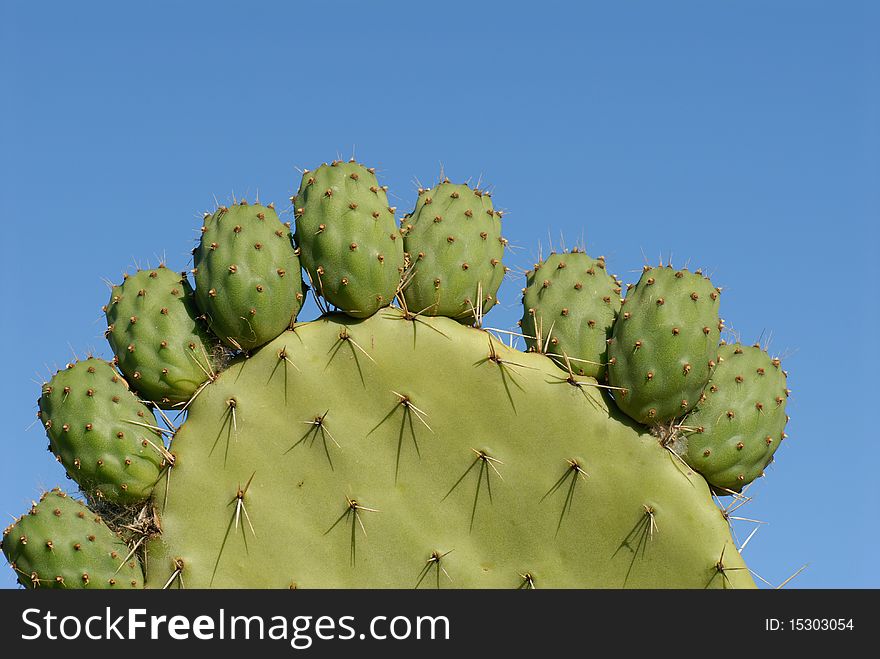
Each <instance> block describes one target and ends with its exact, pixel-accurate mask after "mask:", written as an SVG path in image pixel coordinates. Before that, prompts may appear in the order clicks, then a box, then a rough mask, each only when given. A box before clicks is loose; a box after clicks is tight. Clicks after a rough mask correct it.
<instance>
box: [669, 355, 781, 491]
mask: <svg viewBox="0 0 880 659" xmlns="http://www.w3.org/2000/svg"><path fill="white" fill-rule="evenodd" d="M787 398H788V389H787V385H786V374H785V371H783V370H782V366H781V363H780V360H779V359H777V358H771V357H770V356H769V355H768V354H767V353H766V352H765V351H764V350H762V349H761V348H760V346H743V345H740V344H738V343H737V344H733V345H722V346H721V347H720V348H719V353H718V366H716V367H715V371H714V372H713V374H712V378H711V380H710V381H709V385H708V386H707V387H706V389H705V391H704V392H703V396H702V397H701V398H700V403H699V405H697V408H696V409H695V410H694V411H693V412H691V413H690V414H689V415H688V416H687V418H686V419H685V420H684V424H683V426H684V436H685V438H686V439H685V442H686V447H687V449H686V453H685V455H684V457H685V460H686V461H687V463H688V464H689V465H690V466H691V467H693V468H694V469H696V470H697V471H698V472H700V474H702V475H703V477H704V478H705V479H706V480H707V481H708V482H709V484H710V485H713V486H715V487H716V488H720V489H722V490H729V491H735V492H739V491H740V490H741V489H742V488H743V486H745V485H748V484H749V483H751V482H752V481H753V480H755V479H756V478H758V477H759V476H761V475H762V474H763V473H764V469H765V468H766V467H767V465H769V464H770V462H772V460H773V454H774V453H775V452H776V449H778V448H779V445H780V443H781V442H782V440H783V438H784V437H785V436H786V435H785V424H786V422H787V421H788V416H787V415H786V413H785V404H786V399H787Z"/></svg>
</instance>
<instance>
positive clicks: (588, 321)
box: [520, 249, 621, 379]
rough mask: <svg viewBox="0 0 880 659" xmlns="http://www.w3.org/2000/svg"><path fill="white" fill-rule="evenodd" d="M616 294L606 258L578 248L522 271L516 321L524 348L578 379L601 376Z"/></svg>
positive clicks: (616, 283) (617, 302)
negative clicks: (523, 277) (548, 357)
mask: <svg viewBox="0 0 880 659" xmlns="http://www.w3.org/2000/svg"><path fill="white" fill-rule="evenodd" d="M620 292H621V288H620V282H619V281H618V280H617V279H616V278H614V277H613V276H612V275H610V274H608V273H607V272H606V269H605V259H604V258H602V257H599V258H598V259H594V258H592V257H590V256H588V255H587V254H586V253H585V252H582V251H578V250H577V249H573V250H572V251H571V252H568V253H561V254H556V253H554V254H551V255H550V256H548V257H547V258H546V259H545V260H544V261H543V262H541V263H537V264H535V267H534V268H533V269H532V270H530V271H528V272H527V273H526V288H524V289H523V317H522V320H521V321H520V327H521V328H522V332H523V334H524V335H525V342H526V345H527V346H528V348H529V350H531V351H535V352H543V353H544V354H547V355H553V356H555V357H554V359H555V361H556V362H557V363H558V364H559V365H560V366H562V367H563V368H570V369H571V370H572V372H573V373H575V374H577V375H588V376H590V377H593V378H600V379H602V378H604V375H605V365H606V362H607V360H608V356H607V349H608V345H607V341H608V339H609V337H610V336H611V327H612V326H613V325H614V319H615V317H616V316H617V312H618V311H619V310H620Z"/></svg>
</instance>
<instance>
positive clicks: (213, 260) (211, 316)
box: [193, 202, 304, 350]
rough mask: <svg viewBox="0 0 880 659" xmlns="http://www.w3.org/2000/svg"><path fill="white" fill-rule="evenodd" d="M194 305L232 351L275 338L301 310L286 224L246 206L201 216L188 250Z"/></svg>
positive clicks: (268, 209) (266, 210) (264, 209)
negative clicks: (190, 251)
mask: <svg viewBox="0 0 880 659" xmlns="http://www.w3.org/2000/svg"><path fill="white" fill-rule="evenodd" d="M193 260H194V263H195V268H194V272H195V279H196V301H197V303H198V305H199V307H200V308H201V310H202V313H203V314H204V316H205V318H206V319H207V321H208V324H209V325H210V327H211V329H212V330H213V332H214V333H215V334H216V335H217V336H218V337H219V338H220V339H221V340H222V341H223V342H224V343H226V344H227V345H229V346H230V347H232V348H234V349H236V350H252V349H254V348H256V347H257V346H260V345H263V344H264V343H266V342H267V341H271V340H272V339H273V338H274V337H276V336H278V334H279V333H280V332H283V331H284V330H285V329H287V328H288V327H289V326H290V325H291V323H293V321H294V320H295V319H296V316H297V314H298V313H299V310H300V308H301V307H302V303H303V299H304V294H303V290H302V271H301V269H300V263H299V258H298V257H297V255H296V253H295V252H294V248H293V242H292V240H291V235H290V225H289V224H287V225H285V224H282V223H281V221H280V220H279V219H278V215H277V213H276V212H275V208H274V207H273V206H272V205H271V204H270V205H269V206H261V205H260V204H253V205H249V204H247V203H246V202H241V203H238V204H234V205H232V206H228V207H227V206H221V207H220V208H218V209H217V211H216V212H214V213H213V214H211V215H206V216H205V222H204V225H203V226H202V238H201V241H200V242H199V246H198V247H197V248H196V249H195V250H193Z"/></svg>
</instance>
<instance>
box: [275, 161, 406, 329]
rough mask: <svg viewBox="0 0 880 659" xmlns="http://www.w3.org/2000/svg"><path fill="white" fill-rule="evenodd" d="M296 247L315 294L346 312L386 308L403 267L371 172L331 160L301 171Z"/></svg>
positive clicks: (360, 314)
mask: <svg viewBox="0 0 880 659" xmlns="http://www.w3.org/2000/svg"><path fill="white" fill-rule="evenodd" d="M293 201H294V208H295V215H296V235H295V237H294V238H295V240H296V244H297V247H298V248H299V249H300V258H301V259H302V264H303V267H304V268H305V269H306V271H307V272H308V273H309V277H310V278H311V281H312V287H313V289H314V290H315V292H316V293H317V294H319V295H321V296H323V297H324V298H325V299H326V300H327V302H329V303H330V304H332V305H334V306H336V307H337V308H339V309H340V310H342V311H344V312H345V313H347V314H348V315H350V316H353V317H355V318H365V317H367V316H371V315H372V314H374V313H375V312H376V311H377V310H378V309H380V308H382V307H385V306H388V305H389V304H391V301H392V300H393V299H394V295H395V293H396V292H397V285H398V283H399V282H400V275H401V273H402V271H403V240H402V239H401V236H400V230H399V229H398V227H397V224H396V222H395V220H394V209H393V208H390V207H389V205H388V197H387V194H386V188H385V187H384V186H380V185H379V182H378V181H377V180H376V173H375V170H374V169H372V168H369V169H368V168H366V167H364V166H363V165H361V164H358V163H356V162H354V161H351V162H348V163H344V162H342V161H339V160H334V161H333V162H332V163H330V164H329V165H327V164H325V165H321V166H320V167H319V168H318V169H316V170H315V171H306V172H304V173H303V177H302V183H301V184H300V187H299V192H298V194H297V196H296V197H295V198H294V199H293Z"/></svg>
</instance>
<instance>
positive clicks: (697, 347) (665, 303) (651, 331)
mask: <svg viewBox="0 0 880 659" xmlns="http://www.w3.org/2000/svg"><path fill="white" fill-rule="evenodd" d="M718 303H719V290H718V289H717V288H715V287H714V286H713V285H712V283H711V282H710V281H709V279H708V278H706V277H704V276H703V275H702V274H700V273H699V271H697V272H693V273H692V272H688V271H686V270H675V269H673V268H672V267H670V266H666V267H658V268H649V267H647V266H645V270H644V272H643V273H642V276H641V279H639V282H638V283H637V284H636V285H635V286H634V287H632V288H631V289H629V290H628V291H627V294H626V299H625V300H624V303H623V305H622V307H621V309H620V313H619V314H618V316H617V320H616V321H615V323H614V328H613V330H612V337H611V340H610V342H609V345H608V381H609V383H610V384H611V386H613V387H615V388H617V391H615V392H614V398H615V400H616V402H617V405H618V407H620V409H621V410H623V411H624V412H625V413H626V414H628V415H629V416H630V417H632V418H633V419H635V420H636V421H639V422H640V423H645V424H658V423H664V422H666V421H670V420H672V419H675V418H678V417H681V416H683V415H684V414H686V413H687V412H688V411H689V410H691V409H692V408H693V407H694V406H695V405H696V404H697V401H698V399H699V397H700V394H701V393H702V391H703V388H704V387H705V386H706V383H707V382H708V381H709V376H710V374H711V372H712V369H713V368H714V367H715V363H716V361H717V359H718V341H719V338H720V333H721V328H722V323H721V320H720V319H719V317H718Z"/></svg>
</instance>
